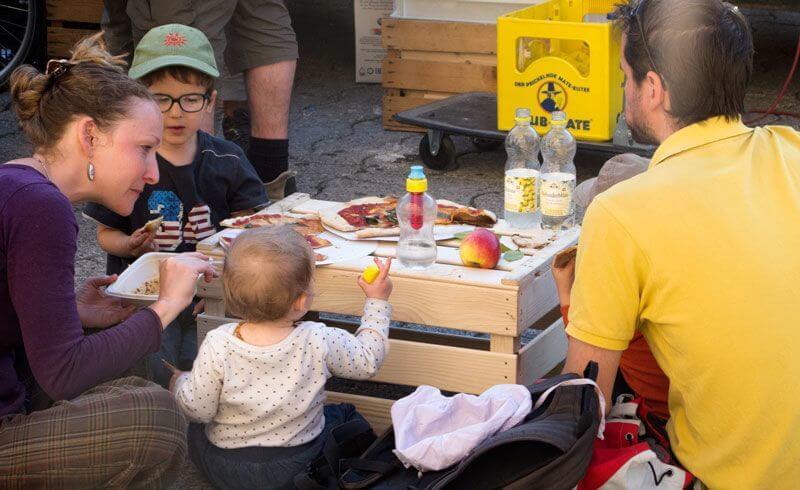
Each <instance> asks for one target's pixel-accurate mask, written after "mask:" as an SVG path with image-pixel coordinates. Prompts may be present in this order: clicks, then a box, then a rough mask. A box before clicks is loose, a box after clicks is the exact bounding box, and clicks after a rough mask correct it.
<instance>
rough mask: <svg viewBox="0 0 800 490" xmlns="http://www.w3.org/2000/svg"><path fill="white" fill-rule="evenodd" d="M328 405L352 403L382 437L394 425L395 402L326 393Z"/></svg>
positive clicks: (333, 392) (332, 392) (335, 392)
mask: <svg viewBox="0 0 800 490" xmlns="http://www.w3.org/2000/svg"><path fill="white" fill-rule="evenodd" d="M326 398H327V400H326V402H327V403H352V404H353V405H355V407H356V409H357V410H358V412H359V413H360V414H361V415H363V416H364V418H365V419H367V422H369V424H370V425H371V426H372V429H373V430H374V431H375V432H376V433H377V434H379V435H380V433H381V432H383V431H385V430H386V429H388V428H389V427H391V425H392V414H391V410H392V404H393V403H394V401H393V400H386V399H383V398H375V397H372V396H363V395H351V394H350V393H339V392H337V391H328V392H327V393H326Z"/></svg>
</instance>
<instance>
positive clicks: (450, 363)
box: [197, 314, 517, 393]
mask: <svg viewBox="0 0 800 490" xmlns="http://www.w3.org/2000/svg"><path fill="white" fill-rule="evenodd" d="M234 321H235V320H233V319H230V318H219V317H212V316H208V315H206V314H201V315H198V320H197V328H198V342H200V343H202V338H200V333H201V332H202V335H203V338H205V335H206V334H207V333H208V331H209V330H212V329H214V328H217V327H218V326H220V325H224V324H225V323H231V322H234ZM516 379H517V356H516V355H513V354H500V353H495V352H487V351H483V350H476V349H465V348H462V347H451V346H447V345H436V344H426V343H423V342H414V341H408V340H397V339H389V354H388V355H387V356H386V359H384V362H383V366H381V369H380V371H378V374H377V375H376V376H375V377H374V378H372V379H371V381H380V382H384V383H393V384H401V385H408V386H419V385H431V386H436V387H437V388H440V389H443V390H447V391H463V392H467V393H480V392H482V391H484V390H485V389H487V388H489V387H490V386H492V385H495V384H498V383H514V382H515V380H516Z"/></svg>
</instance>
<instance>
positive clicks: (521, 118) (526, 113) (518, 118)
mask: <svg viewBox="0 0 800 490" xmlns="http://www.w3.org/2000/svg"><path fill="white" fill-rule="evenodd" d="M514 122H517V123H530V122H531V110H530V109H528V108H527V107H520V108H519V109H517V111H516V113H514Z"/></svg>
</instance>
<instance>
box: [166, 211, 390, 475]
mask: <svg viewBox="0 0 800 490" xmlns="http://www.w3.org/2000/svg"><path fill="white" fill-rule="evenodd" d="M375 262H376V263H377V264H378V267H379V268H380V274H379V275H378V277H377V279H375V281H374V282H373V283H372V284H368V283H366V282H365V281H364V279H363V277H359V279H358V284H359V286H361V288H362V289H363V290H364V293H365V294H366V296H367V300H366V305H365V306H364V316H363V318H362V319H361V326H360V327H359V328H358V330H357V331H356V333H355V335H353V334H350V333H349V332H347V331H345V330H342V329H339V328H331V327H327V326H326V325H324V324H323V323H319V322H312V321H299V320H300V319H301V318H302V317H303V316H304V315H305V314H306V313H307V312H308V311H309V309H310V308H311V304H312V302H313V297H314V292H313V278H314V253H313V252H312V250H311V247H309V245H308V243H307V242H306V241H305V239H304V238H303V237H302V236H300V235H299V234H298V233H296V232H294V231H293V230H292V229H291V228H290V227H288V226H282V227H276V228H257V229H253V230H248V231H245V232H244V233H242V234H241V235H239V237H238V238H237V239H236V240H235V241H234V242H233V244H232V246H231V248H230V250H229V251H228V254H227V256H226V259H225V266H224V270H223V274H222V281H223V288H224V296H225V307H226V309H227V311H229V312H230V313H231V314H232V315H235V316H236V317H238V318H242V319H243V320H242V321H241V322H239V323H230V324H227V325H222V326H221V327H219V328H216V329H214V330H212V331H211V332H209V333H208V336H207V337H206V338H205V340H204V341H203V344H202V345H201V346H200V350H199V353H198V356H197V359H196V361H195V363H194V367H193V368H192V371H191V372H188V373H180V372H178V373H176V374H175V375H174V376H173V379H172V382H171V383H170V384H171V390H172V391H173V392H174V393H175V397H176V399H177V402H178V405H179V406H180V407H181V409H182V410H183V412H184V414H185V415H186V416H187V417H188V418H189V420H190V421H192V422H197V423H198V424H193V425H192V427H191V428H190V430H189V455H190V457H191V459H192V461H193V462H194V463H195V464H196V465H197V466H198V468H200V470H201V471H202V472H203V473H205V475H206V476H207V477H208V478H209V479H210V480H211V481H212V482H213V483H214V484H215V485H217V486H220V487H249V486H254V487H255V486H258V487H268V488H276V487H282V486H284V485H290V484H291V481H292V479H293V477H294V475H296V474H298V473H300V472H301V471H303V469H304V468H305V467H306V465H307V464H308V463H309V462H310V461H312V460H313V459H315V458H316V457H317V456H318V455H319V454H320V453H321V450H322V447H323V445H324V442H325V440H326V437H327V436H328V434H329V432H330V430H331V429H332V428H333V427H335V426H336V425H339V424H341V423H344V422H347V421H348V420H350V419H352V418H353V417H360V416H359V415H358V414H357V412H355V409H354V408H353V406H352V405H348V404H342V405H328V406H324V407H323V405H324V402H325V382H326V381H327V380H328V378H330V377H332V376H338V377H343V378H351V379H366V378H369V377H371V376H373V375H375V373H377V372H378V369H379V368H380V366H381V363H382V362H383V359H384V356H385V355H386V351H387V349H388V334H389V322H390V317H391V306H390V305H389V303H388V302H387V300H388V298H389V295H390V294H391V291H392V282H391V280H390V279H389V277H388V274H389V268H390V267H391V259H389V260H387V261H386V263H385V264H382V263H380V261H379V260H378V259H375ZM199 424H204V425H199Z"/></svg>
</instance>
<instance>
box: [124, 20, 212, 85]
mask: <svg viewBox="0 0 800 490" xmlns="http://www.w3.org/2000/svg"><path fill="white" fill-rule="evenodd" d="M165 66H188V67H189V68H194V69H195V70H197V71H199V72H202V73H205V74H207V75H210V76H212V77H215V78H216V77H218V76H219V70H217V62H216V61H214V49H213V48H212V47H211V43H210V42H208V38H207V37H206V36H205V34H203V33H202V32H201V31H199V30H197V29H195V28H194V27H189V26H185V25H183V24H166V25H163V26H158V27H154V28H153V29H150V30H149V31H147V34H145V35H144V37H142V40H141V41H139V45H138V46H136V50H135V51H134V52H133V62H132V63H131V68H130V70H128V76H129V77H131V78H141V77H143V76H145V75H147V74H148V73H151V72H154V71H156V70H158V69H161V68H164V67H165Z"/></svg>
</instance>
